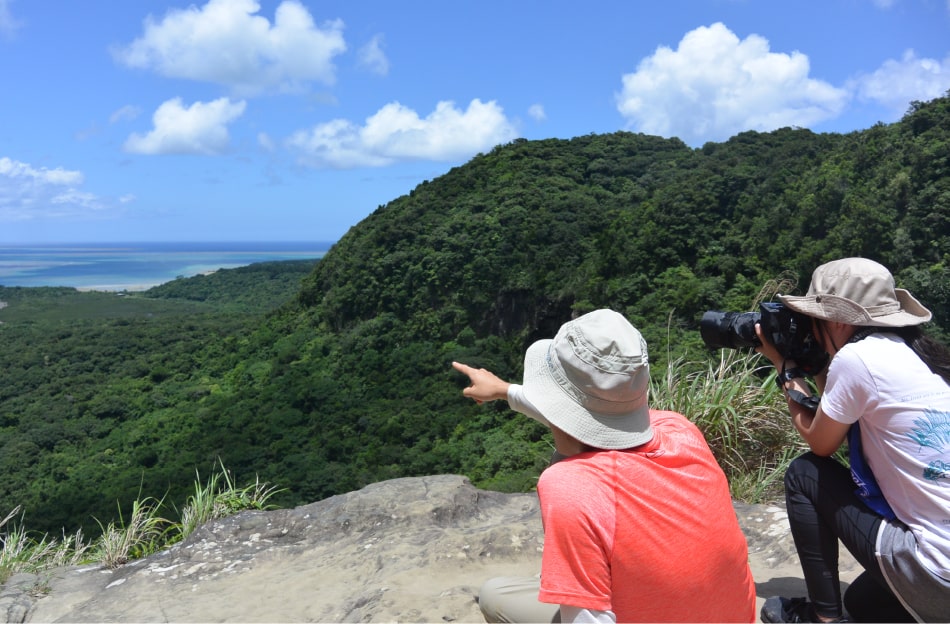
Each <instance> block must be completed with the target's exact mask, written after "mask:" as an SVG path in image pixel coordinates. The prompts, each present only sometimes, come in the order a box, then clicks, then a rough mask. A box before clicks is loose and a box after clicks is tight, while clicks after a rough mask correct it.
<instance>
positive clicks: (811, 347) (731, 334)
mask: <svg viewBox="0 0 950 624" xmlns="http://www.w3.org/2000/svg"><path fill="white" fill-rule="evenodd" d="M759 308H760V310H761V312H719V311H716V310H710V311H709V312H706V313H704V314H703V318H702V320H701V321H700V323H699V333H700V336H702V338H703V342H704V343H705V344H706V346H707V347H709V348H710V349H720V348H722V349H746V348H748V349H754V348H755V347H758V346H759V345H761V344H762V343H761V342H760V341H759V338H758V336H756V335H755V324H756V323H759V324H760V325H761V326H762V332H763V333H764V334H765V335H766V336H768V338H769V341H771V343H772V344H774V345H775V348H776V349H778V352H779V353H781V354H782V356H783V357H785V358H787V359H791V360H795V362H796V363H797V364H798V367H799V368H801V369H802V370H803V371H804V372H805V373H807V374H809V375H816V374H818V373H820V372H821V371H822V370H824V368H825V366H827V365H828V354H827V353H825V351H824V349H822V348H821V346H820V345H819V344H818V341H817V340H816V339H815V335H814V333H812V329H811V327H812V325H811V318H810V317H808V316H805V315H804V314H801V313H799V312H795V311H794V310H792V309H790V308H788V307H786V306H785V305H783V304H781V303H772V302H765V303H760V304H759Z"/></svg>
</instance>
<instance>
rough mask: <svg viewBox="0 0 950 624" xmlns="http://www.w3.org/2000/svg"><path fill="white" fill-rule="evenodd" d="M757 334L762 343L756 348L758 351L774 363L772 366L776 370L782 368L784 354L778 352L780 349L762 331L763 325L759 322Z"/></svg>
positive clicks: (756, 327) (756, 325) (756, 329)
mask: <svg viewBox="0 0 950 624" xmlns="http://www.w3.org/2000/svg"><path fill="white" fill-rule="evenodd" d="M755 335H756V336H758V338H759V342H760V343H762V344H760V345H759V346H757V347H756V348H755V351H756V353H760V354H761V355H763V356H764V357H765V358H766V359H767V360H768V361H769V362H771V363H772V366H774V367H775V369H776V370H781V369H782V360H783V359H784V358H783V357H782V354H781V353H779V352H778V349H776V348H775V345H774V344H772V341H771V340H769V338H768V336H767V335H766V334H765V332H763V331H762V325H761V324H759V323H756V324H755Z"/></svg>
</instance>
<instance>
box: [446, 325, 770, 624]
mask: <svg viewBox="0 0 950 624" xmlns="http://www.w3.org/2000/svg"><path fill="white" fill-rule="evenodd" d="M453 366H454V367H455V368H456V370H459V371H460V372H462V373H464V374H466V375H468V377H469V378H470V380H471V382H472V385H471V386H469V387H468V388H466V389H465V390H464V391H463V394H464V395H465V396H467V397H470V398H472V399H475V400H476V401H477V402H479V403H481V402H483V401H490V400H495V399H507V400H508V403H509V405H510V406H511V407H512V409H514V410H516V411H519V412H521V413H523V414H526V415H528V416H530V417H532V418H535V419H536V420H539V421H540V422H542V423H544V424H546V425H548V426H549V427H550V428H551V432H552V434H553V437H554V442H555V448H556V451H557V452H556V454H555V455H556V458H557V459H558V461H556V462H554V463H552V465H551V466H549V467H548V468H547V469H546V470H545V471H544V472H543V473H542V475H541V479H540V481H539V482H538V496H539V499H540V501H541V516H542V521H543V523H544V554H543V556H542V562H541V577H540V579H538V578H537V577H532V578H520V577H518V578H510V577H506V578H500V579H491V580H489V581H488V582H486V583H485V585H483V586H482V589H481V591H480V592H479V606H480V607H481V609H482V612H483V614H484V615H485V618H486V620H488V621H509V622H511V621H525V622H527V621H530V622H540V621H547V622H550V621H556V619H557V618H558V617H559V619H560V621H561V622H617V621H620V622H637V621H640V622H644V621H649V622H663V621H666V622H685V621H690V622H754V621H755V585H754V583H753V580H752V573H751V570H750V569H749V564H748V551H747V547H746V542H745V537H744V535H743V534H742V531H741V530H740V528H739V523H738V521H737V519H736V516H735V512H734V511H733V508H732V501H731V498H730V495H729V488H728V484H727V483H726V478H725V475H724V474H723V472H722V470H721V469H720V468H719V465H718V464H717V463H716V461H715V459H714V458H713V456H712V453H711V452H710V450H709V446H708V445H707V444H706V441H705V439H704V438H703V436H702V434H701V433H700V432H699V430H698V429H697V428H696V427H695V425H693V424H692V423H690V422H689V421H688V420H686V418H684V417H683V416H681V415H679V414H676V413H674V412H662V411H654V410H650V409H649V406H648V404H647V389H648V386H649V364H648V359H647V349H646V343H645V341H644V340H643V338H642V336H641V335H640V333H639V332H638V331H637V330H636V328H634V327H633V326H632V325H631V324H630V323H629V322H628V321H627V320H626V319H625V318H624V317H623V316H621V315H620V314H618V313H616V312H612V311H610V310H597V311H595V312H591V313H589V314H585V315H584V316H581V317H579V318H577V319H575V320H573V321H570V322H568V323H565V324H564V325H563V326H562V327H561V329H560V331H558V333H557V336H555V338H554V339H553V340H540V341H538V342H536V343H534V344H533V345H531V347H530V348H529V349H528V352H527V353H526V355H525V366H524V369H525V370H524V383H523V384H522V385H517V384H510V383H508V382H505V381H503V380H501V379H499V378H498V377H496V376H495V375H494V374H493V373H491V372H490V371H487V370H484V369H474V368H471V367H469V366H466V365H464V364H460V363H457V362H456V363H453Z"/></svg>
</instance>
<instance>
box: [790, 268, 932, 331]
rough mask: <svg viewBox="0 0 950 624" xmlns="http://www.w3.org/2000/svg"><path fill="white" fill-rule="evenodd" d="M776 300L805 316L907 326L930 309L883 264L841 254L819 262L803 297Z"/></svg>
mask: <svg viewBox="0 0 950 624" xmlns="http://www.w3.org/2000/svg"><path fill="white" fill-rule="evenodd" d="M778 299H779V301H781V302H782V303H784V304H785V305H786V306H788V307H789V308H791V309H792V310H795V311H796V312H801V313H802V314H806V315H808V316H812V317H815V318H820V319H825V320H828V321H838V322H839V323H847V324H849V325H859V326H871V327H907V326H909V325H920V324H921V323H926V322H927V321H929V320H930V319H931V317H932V314H931V313H930V310H928V309H927V308H925V307H924V306H923V305H922V304H921V303H920V302H919V301H917V299H915V298H914V297H913V295H911V294H910V293H909V292H908V291H906V290H904V289H903V288H895V287H894V277H893V276H892V275H891V272H890V271H888V270H887V268H885V267H884V266H883V265H881V264H878V263H877V262H875V261H873V260H868V259H867V258H844V259H842V260H834V261H832V262H828V263H826V264H823V265H821V266H820V267H818V268H817V269H815V272H814V273H812V276H811V284H810V285H809V286H808V293H807V294H806V295H805V296H804V297H790V296H788V295H779V296H778Z"/></svg>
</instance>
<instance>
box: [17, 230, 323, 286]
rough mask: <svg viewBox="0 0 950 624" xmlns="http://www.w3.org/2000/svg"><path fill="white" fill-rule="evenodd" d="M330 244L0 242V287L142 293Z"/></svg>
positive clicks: (316, 254) (305, 255) (306, 254)
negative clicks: (16, 243)
mask: <svg viewBox="0 0 950 624" xmlns="http://www.w3.org/2000/svg"><path fill="white" fill-rule="evenodd" d="M332 245H333V243H332V242H281V243H101V244H91V243H81V244H58V245H22V246H19V245H4V244H0V286H30V287H33V286H68V287H71V288H77V289H80V290H104V291H122V290H126V291H138V290H147V289H149V288H151V287H152V286H157V285H159V284H163V283H165V282H169V281H172V280H174V279H176V278H178V277H192V276H194V275H198V274H200V273H207V272H210V271H216V270H218V269H232V268H236V267H240V266H246V265H248V264H254V263H256V262H269V261H273V260H303V259H316V258H322V257H323V255H324V254H325V253H326V252H327V250H329V249H330V247H331V246H332Z"/></svg>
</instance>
